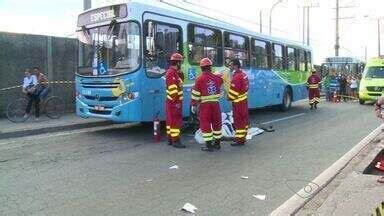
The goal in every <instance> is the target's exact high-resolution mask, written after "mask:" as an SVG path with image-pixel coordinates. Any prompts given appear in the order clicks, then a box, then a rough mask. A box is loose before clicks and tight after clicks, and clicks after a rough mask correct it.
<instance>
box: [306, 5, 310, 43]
mask: <svg viewBox="0 0 384 216" xmlns="http://www.w3.org/2000/svg"><path fill="white" fill-rule="evenodd" d="M309 26H310V25H309V7H307V46H309Z"/></svg>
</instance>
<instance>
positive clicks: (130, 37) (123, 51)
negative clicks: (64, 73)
mask: <svg viewBox="0 0 384 216" xmlns="http://www.w3.org/2000/svg"><path fill="white" fill-rule="evenodd" d="M78 38H79V41H80V45H81V48H80V49H81V51H80V58H79V68H78V74H80V75H93V76H103V75H116V74H121V73H129V72H133V71H135V70H136V69H137V68H138V67H139V66H140V28H139V25H138V24H137V23H136V22H126V23H115V22H111V24H110V25H105V26H99V27H95V28H90V29H85V28H83V29H82V30H81V31H79V32H78Z"/></svg>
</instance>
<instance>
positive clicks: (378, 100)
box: [374, 96, 384, 183]
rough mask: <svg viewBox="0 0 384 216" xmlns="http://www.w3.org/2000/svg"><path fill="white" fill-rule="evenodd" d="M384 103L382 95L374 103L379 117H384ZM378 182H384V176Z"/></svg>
mask: <svg viewBox="0 0 384 216" xmlns="http://www.w3.org/2000/svg"><path fill="white" fill-rule="evenodd" d="M383 105H384V96H381V97H379V98H378V99H377V101H376V102H375V105H374V107H375V108H374V109H375V114H376V116H377V117H378V118H381V119H383V118H384V116H383V113H382V109H381V108H382V106H383ZM377 181H378V182H380V183H384V176H381V177H380V178H379V179H377Z"/></svg>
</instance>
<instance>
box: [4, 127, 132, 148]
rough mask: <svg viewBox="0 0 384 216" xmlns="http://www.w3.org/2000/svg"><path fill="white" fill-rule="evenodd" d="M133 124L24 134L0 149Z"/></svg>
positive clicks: (7, 142)
mask: <svg viewBox="0 0 384 216" xmlns="http://www.w3.org/2000/svg"><path fill="white" fill-rule="evenodd" d="M134 125H137V124H135V123H132V124H122V125H108V126H97V127H93V128H84V129H76V130H69V131H64V132H56V133H54V134H38V135H32V136H26V137H20V138H10V139H13V140H9V141H6V142H2V143H0V150H4V149H3V148H6V149H9V147H8V148H7V147H6V146H9V145H10V144H14V143H18V142H22V143H20V144H19V145H15V146H11V148H17V147H25V146H30V145H36V144H37V143H32V142H31V141H37V140H41V139H47V138H53V137H60V136H68V135H77V134H82V133H92V132H97V131H103V130H108V129H119V128H125V127H127V128H128V127H131V126H134ZM23 141H28V142H24V143H23Z"/></svg>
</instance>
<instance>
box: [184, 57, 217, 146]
mask: <svg viewBox="0 0 384 216" xmlns="http://www.w3.org/2000/svg"><path fill="white" fill-rule="evenodd" d="M200 67H201V71H202V74H201V75H200V76H199V77H198V78H197V79H196V82H195V86H194V87H193V89H192V94H191V99H192V101H191V112H192V113H194V114H195V113H196V112H197V106H199V113H198V114H199V120H200V129H201V132H202V134H203V139H204V141H205V144H206V146H203V147H201V150H202V151H208V152H212V151H213V149H214V148H215V149H217V150H219V149H220V148H221V147H220V139H221V126H222V125H221V110H220V104H219V99H220V89H221V86H222V85H223V79H222V78H221V77H220V76H219V75H216V74H213V73H212V70H211V68H212V61H211V60H210V59H209V58H203V59H202V60H201V61H200ZM213 140H214V141H215V142H214V144H212V142H213Z"/></svg>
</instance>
